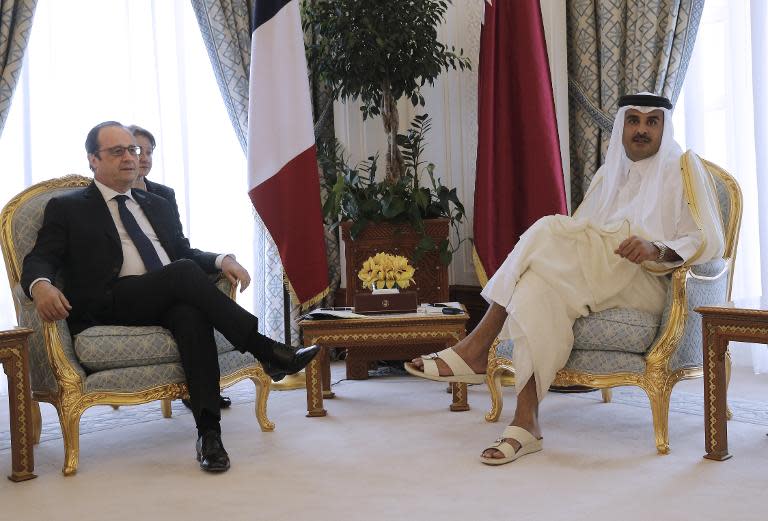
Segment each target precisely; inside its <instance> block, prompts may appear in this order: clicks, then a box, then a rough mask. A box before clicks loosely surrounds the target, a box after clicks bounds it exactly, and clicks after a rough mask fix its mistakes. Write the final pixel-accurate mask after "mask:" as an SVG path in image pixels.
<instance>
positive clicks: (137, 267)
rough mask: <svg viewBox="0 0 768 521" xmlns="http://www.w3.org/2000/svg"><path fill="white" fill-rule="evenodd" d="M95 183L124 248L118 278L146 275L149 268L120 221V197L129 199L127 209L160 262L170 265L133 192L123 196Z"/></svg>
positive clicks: (166, 254) (126, 202) (168, 258)
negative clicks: (145, 265)
mask: <svg viewBox="0 0 768 521" xmlns="http://www.w3.org/2000/svg"><path fill="white" fill-rule="evenodd" d="M94 182H95V183H96V188H98V189H99V192H101V195H102V196H104V200H105V201H106V202H107V208H108V209H109V213H110V215H112V220H113V221H114V223H115V227H116V228H117V235H118V237H120V244H121V246H122V248H123V265H122V267H121V268H120V274H119V275H118V276H119V277H127V276H129V275H144V274H145V273H146V272H147V268H145V267H144V261H143V260H141V255H139V250H138V249H137V248H136V245H135V244H134V243H133V240H132V239H131V236H130V235H128V232H127V231H126V229H125V226H123V221H122V220H121V219H120V213H119V210H118V208H117V201H116V200H115V197H117V196H118V195H125V196H126V197H128V200H127V201H125V206H126V208H128V211H129V212H131V214H133V218H134V219H136V223H137V224H138V225H139V228H141V231H143V232H144V234H145V235H146V236H147V237H148V238H149V241H150V242H151V243H152V246H153V247H154V248H155V251H157V256H158V257H160V262H162V263H163V266H165V265H166V264H170V263H171V258H170V257H169V256H168V253H167V252H166V251H165V248H163V245H162V244H160V240H159V239H158V238H157V234H156V233H155V230H154V228H152V225H151V224H150V223H149V219H147V216H146V215H145V214H144V210H142V209H141V206H139V203H137V202H136V200H135V199H134V198H133V194H131V191H130V190H128V191H127V192H125V193H122V194H121V193H120V192H116V191H115V190H112V189H111V188H110V187H108V186H107V185H105V184H103V183H100V182H99V181H96V180H95V179H94Z"/></svg>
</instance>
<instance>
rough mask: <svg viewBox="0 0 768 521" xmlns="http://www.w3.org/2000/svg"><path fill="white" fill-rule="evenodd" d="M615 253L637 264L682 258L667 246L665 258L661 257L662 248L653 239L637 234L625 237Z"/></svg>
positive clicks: (672, 260) (674, 260)
mask: <svg viewBox="0 0 768 521" xmlns="http://www.w3.org/2000/svg"><path fill="white" fill-rule="evenodd" d="M614 253H615V254H617V255H619V256H621V257H624V258H625V259H627V260H628V261H630V262H634V263H635V264H640V263H641V262H645V261H656V262H676V261H679V260H682V259H681V258H680V256H679V255H678V254H677V253H676V252H675V251H674V250H672V249H670V248H666V249H665V251H664V257H663V259H659V254H660V253H661V250H660V249H659V248H658V247H657V246H656V245H655V244H653V243H652V242H651V241H646V240H645V239H643V238H641V237H638V236H636V235H633V236H631V237H629V238H627V239H624V240H623V241H622V242H621V244H619V247H618V248H616V250H615V251H614Z"/></svg>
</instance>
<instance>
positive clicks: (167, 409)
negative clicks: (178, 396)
mask: <svg viewBox="0 0 768 521" xmlns="http://www.w3.org/2000/svg"><path fill="white" fill-rule="evenodd" d="M160 410H161V411H162V412H163V418H170V417H171V400H170V399H169V398H163V399H162V400H160Z"/></svg>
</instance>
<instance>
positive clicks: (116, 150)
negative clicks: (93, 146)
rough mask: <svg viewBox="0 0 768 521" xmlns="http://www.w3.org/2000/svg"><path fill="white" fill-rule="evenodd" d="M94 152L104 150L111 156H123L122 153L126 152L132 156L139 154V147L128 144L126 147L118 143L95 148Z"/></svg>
mask: <svg viewBox="0 0 768 521" xmlns="http://www.w3.org/2000/svg"><path fill="white" fill-rule="evenodd" d="M96 152H106V153H107V154H109V155H110V156H112V157H123V154H125V153H126V152H128V153H129V154H130V155H132V156H134V157H138V156H139V154H141V147H140V146H138V145H130V146H127V147H124V146H122V145H118V146H116V147H110V148H101V149H99V150H97V151H96Z"/></svg>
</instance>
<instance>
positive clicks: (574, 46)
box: [566, 0, 704, 210]
mask: <svg viewBox="0 0 768 521" xmlns="http://www.w3.org/2000/svg"><path fill="white" fill-rule="evenodd" d="M566 9H567V24H568V35H567V41H568V94H569V137H570V151H571V207H572V208H573V209H574V210H575V209H576V208H577V207H578V205H579V204H580V203H581V200H582V198H583V197H584V193H585V192H586V190H587V188H588V187H589V183H590V182H591V181H592V176H593V175H594V173H595V172H596V171H597V168H598V166H600V164H602V161H603V157H604V155H605V151H606V149H607V147H608V141H609V139H610V137H611V127H612V126H613V115H614V113H615V111H616V109H617V103H618V99H619V97H620V96H622V95H623V94H627V93H634V92H639V91H650V92H655V93H657V94H661V95H664V96H667V97H668V98H670V99H671V100H672V103H673V104H674V103H675V101H676V100H677V96H678V95H679V94H680V90H681V89H682V86H683V79H684V78H685V71H686V69H687V67H688V61H689V60H690V57H691V53H692V52H693V44H694V42H695V40H696V31H697V29H698V27H699V21H700V20H701V13H702V10H703V9H704V0H569V1H568V2H567V3H566Z"/></svg>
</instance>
